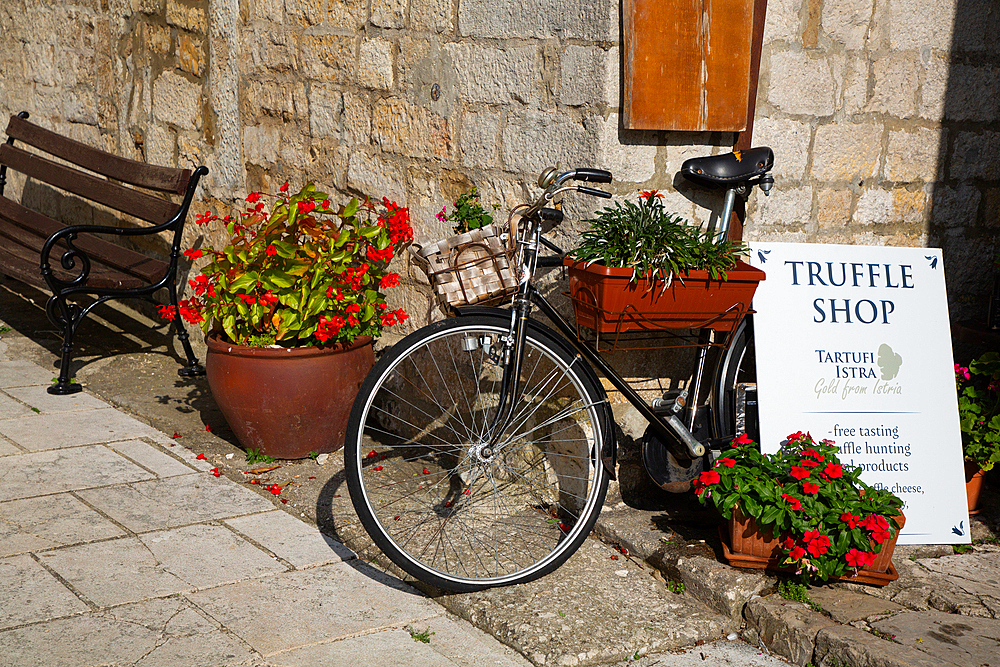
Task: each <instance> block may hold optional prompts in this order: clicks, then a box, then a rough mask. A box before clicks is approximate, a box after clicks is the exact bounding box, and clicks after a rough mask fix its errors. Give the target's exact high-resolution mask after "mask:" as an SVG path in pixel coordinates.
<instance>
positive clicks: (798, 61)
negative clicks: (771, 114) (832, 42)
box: [767, 51, 838, 116]
mask: <svg viewBox="0 0 1000 667" xmlns="http://www.w3.org/2000/svg"><path fill="white" fill-rule="evenodd" d="M768 71H769V72H770V73H771V75H770V79H769V81H768V88H767V101H768V102H770V103H771V104H772V105H774V107H775V108H777V109H778V110H780V111H782V112H784V113H787V114H792V115H800V114H801V115H808V116H829V115H832V114H833V112H834V111H835V110H836V105H837V91H838V85H837V83H838V82H837V81H835V80H834V77H833V71H832V69H831V65H830V61H828V60H827V59H826V58H816V57H813V56H812V55H811V54H810V53H807V52H805V51H784V52H779V53H774V54H772V55H771V58H770V63H768Z"/></svg>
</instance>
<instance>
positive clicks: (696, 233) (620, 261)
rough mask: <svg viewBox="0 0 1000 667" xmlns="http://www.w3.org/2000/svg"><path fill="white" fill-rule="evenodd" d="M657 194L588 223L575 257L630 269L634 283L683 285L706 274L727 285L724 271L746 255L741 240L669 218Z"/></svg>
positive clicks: (623, 204)
mask: <svg viewBox="0 0 1000 667" xmlns="http://www.w3.org/2000/svg"><path fill="white" fill-rule="evenodd" d="M662 196H663V195H661V194H660V193H658V192H656V191H655V190H654V191H652V192H641V193H639V200H638V202H634V201H631V200H625V201H616V202H615V203H614V206H609V207H607V208H605V209H604V210H602V211H600V213H599V214H598V217H597V218H596V219H593V220H588V221H587V222H589V223H590V228H589V229H588V230H587V231H585V232H583V234H581V235H580V246H579V247H578V248H577V249H576V250H574V251H573V252H572V255H573V257H574V258H575V259H576V260H578V261H581V262H586V263H588V264H591V263H594V262H598V263H600V264H603V265H604V266H607V267H622V268H630V269H632V271H633V273H632V281H637V280H639V279H647V280H649V281H653V280H657V279H659V280H662V281H664V283H665V284H666V285H669V284H670V282H671V281H672V280H673V279H674V278H675V277H676V278H677V279H678V280H680V281H681V282H684V276H686V275H687V274H688V273H689V272H690V271H692V270H696V271H708V273H709V276H710V277H711V279H712V280H725V279H726V270H727V269H731V268H733V267H734V266H736V260H737V259H738V258H739V257H740V256H742V255H745V254H746V253H747V248H746V245H745V244H744V243H743V242H741V241H728V240H725V241H721V242H719V243H716V241H717V239H715V238H714V237H712V236H710V235H709V234H708V233H707V232H704V231H702V229H701V228H700V227H697V226H695V225H691V224H688V222H687V221H685V220H684V219H682V218H681V217H679V216H677V215H674V214H672V213H667V212H666V210H665V209H664V208H663V202H662V201H661V198H662Z"/></svg>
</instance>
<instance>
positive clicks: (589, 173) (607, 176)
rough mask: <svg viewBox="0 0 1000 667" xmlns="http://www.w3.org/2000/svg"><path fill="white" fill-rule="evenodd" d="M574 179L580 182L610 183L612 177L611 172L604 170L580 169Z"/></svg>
mask: <svg viewBox="0 0 1000 667" xmlns="http://www.w3.org/2000/svg"><path fill="white" fill-rule="evenodd" d="M573 178H575V179H576V180H578V181H590V182H591V183H610V182H611V178H612V176H611V172H610V171H605V170H604V169H591V168H589V167H580V168H579V169H577V170H576V176H574V177H573Z"/></svg>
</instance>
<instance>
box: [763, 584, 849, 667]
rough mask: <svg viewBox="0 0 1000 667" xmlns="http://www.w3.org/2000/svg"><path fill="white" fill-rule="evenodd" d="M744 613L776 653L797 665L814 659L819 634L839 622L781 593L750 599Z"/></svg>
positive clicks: (765, 643) (769, 647)
mask: <svg viewBox="0 0 1000 667" xmlns="http://www.w3.org/2000/svg"><path fill="white" fill-rule="evenodd" d="M743 617H744V618H745V619H746V622H747V625H749V626H750V627H752V628H754V629H755V630H756V631H757V634H758V635H759V636H760V639H761V641H763V642H764V645H765V646H767V648H768V649H769V650H770V651H771V652H772V653H777V654H778V655H780V656H783V657H785V658H787V659H788V660H791V661H792V662H793V663H795V664H797V665H806V664H808V663H810V662H812V660H813V651H814V649H815V646H816V637H817V635H818V634H819V633H820V631H821V630H823V629H824V628H829V627H831V626H836V622H835V621H833V620H831V619H829V618H826V617H825V616H822V615H821V614H817V613H816V612H813V611H810V610H809V609H808V608H807V607H806V606H805V605H803V604H802V603H800V602H792V601H790V600H783V599H781V598H779V597H769V598H754V599H752V600H750V601H749V602H748V603H747V605H746V607H745V608H744V610H743ZM851 664H861V663H851Z"/></svg>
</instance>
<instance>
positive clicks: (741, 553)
mask: <svg viewBox="0 0 1000 667" xmlns="http://www.w3.org/2000/svg"><path fill="white" fill-rule="evenodd" d="M893 520H894V521H895V522H896V526H897V528H898V530H897V531H896V534H895V535H893V536H892V538H890V539H889V540H887V541H886V542H885V543H884V544H882V550H881V551H880V552H879V553H877V554H875V562H873V563H872V564H871V565H867V566H865V567H864V568H862V569H861V570H860V571H859V572H858V573H857V574H855V575H851V576H848V577H837V580H838V581H853V582H857V583H862V584H875V585H877V586H885V585H886V584H888V583H889V582H891V581H895V580H896V579H898V578H899V573H898V572H896V568H895V567H893V565H892V552H893V551H894V550H895V548H896V540H897V538H899V530H902V528H903V524H904V523H905V521H906V519H905V518H904V517H903V515H902V514H900V515H899V516H897V517H894V519H893ZM719 532H720V537H722V555H723V558H725V559H726V562H727V563H729V564H730V565H732V566H733V567H747V568H753V569H767V570H774V571H776V572H792V571H794V570H793V569H792V568H789V567H787V566H783V565H781V561H782V560H783V556H784V552H783V551H782V550H781V548H780V546H779V539H778V538H776V537H774V536H773V535H772V534H771V531H770V530H766V531H761V530H759V529H758V528H757V523H756V521H754V519H753V517H745V516H743V513H742V512H740V510H739V508H738V507H737V508H734V509H733V514H732V516H731V517H730V518H729V531H728V533H729V534H728V537H729V540H728V543H727V540H726V539H725V538H726V535H725V534H724V530H723V529H722V528H720V529H719ZM873 547H874V545H873Z"/></svg>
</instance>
